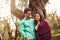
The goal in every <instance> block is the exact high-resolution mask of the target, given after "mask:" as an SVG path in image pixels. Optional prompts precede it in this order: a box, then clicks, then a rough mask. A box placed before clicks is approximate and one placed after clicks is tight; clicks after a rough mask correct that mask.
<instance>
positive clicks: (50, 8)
mask: <svg viewBox="0 0 60 40" xmlns="http://www.w3.org/2000/svg"><path fill="white" fill-rule="evenodd" d="M59 4H60V0H49V2H48V3H47V4H46V7H45V8H46V12H47V13H52V12H55V11H56V14H57V15H58V16H60V5H59Z"/></svg>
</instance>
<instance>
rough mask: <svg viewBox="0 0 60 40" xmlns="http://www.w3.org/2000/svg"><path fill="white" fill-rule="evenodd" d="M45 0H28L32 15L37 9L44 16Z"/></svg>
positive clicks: (46, 0)
mask: <svg viewBox="0 0 60 40" xmlns="http://www.w3.org/2000/svg"><path fill="white" fill-rule="evenodd" d="M47 2H48V0H29V7H30V8H31V9H32V13H33V14H32V15H34V14H35V13H36V12H37V11H38V12H40V13H41V14H42V15H44V16H43V17H44V18H46V10H45V4H46V3H47Z"/></svg>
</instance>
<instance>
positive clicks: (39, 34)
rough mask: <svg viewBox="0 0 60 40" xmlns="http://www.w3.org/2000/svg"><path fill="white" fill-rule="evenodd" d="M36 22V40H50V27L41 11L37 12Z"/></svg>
mask: <svg viewBox="0 0 60 40" xmlns="http://www.w3.org/2000/svg"><path fill="white" fill-rule="evenodd" d="M35 24H36V27H35V32H36V40H50V39H51V30H50V27H49V25H48V23H47V22H46V21H45V20H44V18H43V16H42V15H41V14H40V13H39V12H37V13H36V14H35Z"/></svg>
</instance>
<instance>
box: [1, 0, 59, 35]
mask: <svg viewBox="0 0 60 40" xmlns="http://www.w3.org/2000/svg"><path fill="white" fill-rule="evenodd" d="M10 4H11V2H10V0H0V28H1V29H2V28H4V24H3V23H1V22H5V21H4V20H5V19H6V20H7V22H8V23H9V26H10V30H11V29H12V30H16V25H15V22H16V19H17V18H16V17H15V16H14V15H12V14H11V6H10ZM28 5H29V0H26V1H24V0H15V6H16V7H17V8H18V9H20V10H22V11H24V8H25V7H28ZM45 9H46V14H47V15H48V14H53V13H55V14H56V15H57V16H60V0H49V1H48V2H47V4H46V5H45ZM49 20H50V19H49ZM52 20H53V19H52ZM19 21H20V20H19V19H18V20H17V22H19ZM55 22H56V21H55ZM56 23H57V22H56ZM50 24H51V23H50ZM12 35H14V33H13V34H12Z"/></svg>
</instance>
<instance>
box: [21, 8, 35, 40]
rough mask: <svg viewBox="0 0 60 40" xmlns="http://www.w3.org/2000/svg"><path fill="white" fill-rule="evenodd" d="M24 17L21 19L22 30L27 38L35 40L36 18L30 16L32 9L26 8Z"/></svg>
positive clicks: (27, 39) (26, 39)
mask: <svg viewBox="0 0 60 40" xmlns="http://www.w3.org/2000/svg"><path fill="white" fill-rule="evenodd" d="M24 15H25V17H24V19H23V20H22V21H20V32H21V34H22V35H23V37H24V38H25V40H35V31H34V19H32V18H30V16H31V9H30V8H25V10H24Z"/></svg>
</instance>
